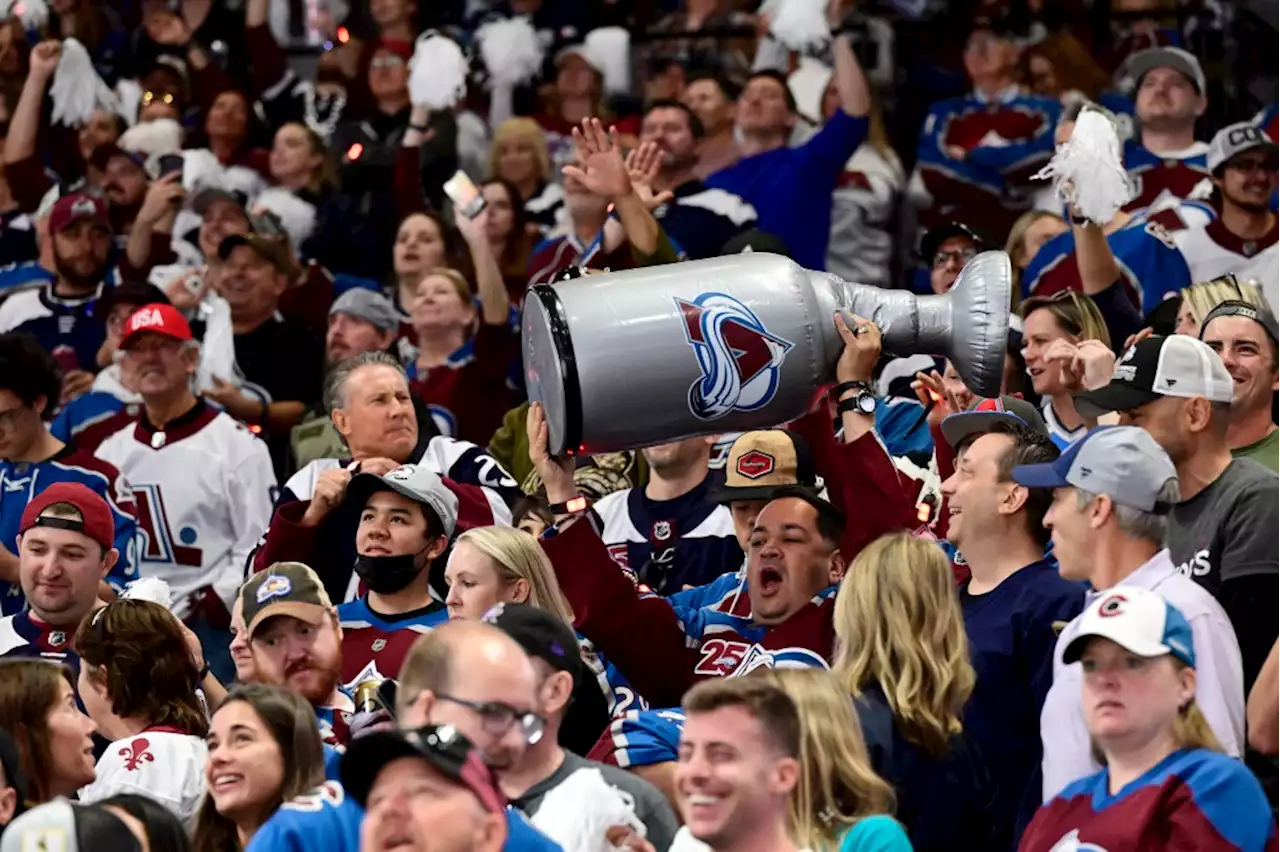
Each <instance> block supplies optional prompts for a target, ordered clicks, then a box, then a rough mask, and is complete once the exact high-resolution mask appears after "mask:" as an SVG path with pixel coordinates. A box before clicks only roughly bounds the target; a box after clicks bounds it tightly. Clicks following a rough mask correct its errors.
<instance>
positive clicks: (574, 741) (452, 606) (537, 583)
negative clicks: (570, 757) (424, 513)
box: [444, 527, 647, 754]
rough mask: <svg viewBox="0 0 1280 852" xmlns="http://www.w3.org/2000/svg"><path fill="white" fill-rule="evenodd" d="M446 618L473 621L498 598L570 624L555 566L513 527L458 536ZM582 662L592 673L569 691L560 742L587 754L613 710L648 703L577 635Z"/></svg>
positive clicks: (570, 615)
mask: <svg viewBox="0 0 1280 852" xmlns="http://www.w3.org/2000/svg"><path fill="white" fill-rule="evenodd" d="M444 579H445V583H446V584H448V586H449V595H448V597H447V598H445V605H446V606H447V607H448V608H449V618H450V619H455V618H458V619H465V620H470V621H477V620H479V619H480V618H482V617H483V616H484V614H485V613H486V612H488V611H489V610H490V609H491V608H492V607H494V606H496V605H498V604H500V603H524V604H529V605H530V606H534V607H537V608H538V609H545V610H547V611H548V612H550V613H553V614H554V615H555V616H556V617H557V618H559V619H560V620H561V621H563V622H564V623H565V624H567V625H569V626H570V627H573V610H572V609H571V608H570V606H569V601H568V599H567V598H565V596H564V592H562V591H561V590H560V583H559V582H558V581H557V580H556V573H555V570H554V569H552V567H551V562H550V560H549V559H547V554H546V553H544V552H543V550H542V545H540V544H538V540H537V539H536V538H534V537H533V536H531V535H529V534H528V533H526V532H523V531H521V530H518V529H516V528H514V527H476V528H474V529H470V530H467V531H466V532H464V533H463V534H462V535H460V536H458V540H457V541H456V542H455V543H454V546H453V551H452V553H450V555H449V564H448V565H447V566H446V567H445V571H444ZM578 643H579V644H580V645H581V646H582V661H583V663H585V664H586V666H587V668H588V669H589V670H590V671H591V673H592V674H593V675H595V678H594V683H593V682H592V680H591V679H590V678H583V679H582V680H581V681H580V682H579V683H578V685H577V688H576V689H575V691H574V699H573V703H572V704H570V705H569V711H568V714H567V715H566V716H565V721H564V724H562V725H561V726H560V745H562V746H564V747H565V748H567V749H569V750H570V751H572V752H573V753H574V754H586V753H587V752H588V751H590V750H591V747H592V746H594V745H595V743H596V740H597V739H599V737H600V734H601V733H602V732H603V731H604V729H605V728H606V727H607V726H608V724H609V719H610V718H611V717H612V716H613V715H615V713H622V712H624V711H625V710H627V709H636V710H639V709H644V708H645V707H646V706H647V705H645V704H644V702H643V700H642V699H639V698H637V696H636V695H635V692H634V691H633V690H632V689H631V688H630V687H629V686H628V685H627V684H626V682H625V681H624V680H622V678H621V676H620V675H619V674H618V672H617V670H616V669H615V668H613V667H612V666H610V665H609V664H607V663H606V662H605V661H604V659H603V658H601V657H600V655H599V654H598V653H597V652H596V650H595V649H594V648H593V647H592V646H591V643H589V642H587V641H586V640H585V639H583V638H582V637H581V636H579V637H578Z"/></svg>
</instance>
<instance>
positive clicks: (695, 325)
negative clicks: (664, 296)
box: [675, 293, 795, 420]
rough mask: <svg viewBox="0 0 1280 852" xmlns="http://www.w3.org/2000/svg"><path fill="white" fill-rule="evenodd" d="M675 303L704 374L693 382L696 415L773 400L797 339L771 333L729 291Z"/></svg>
mask: <svg viewBox="0 0 1280 852" xmlns="http://www.w3.org/2000/svg"><path fill="white" fill-rule="evenodd" d="M675 303H676V307H678V308H679V309H680V314H681V316H682V317H683V318H684V333H685V338H686V339H687V340H688V341H689V345H690V346H692V347H693V351H694V353H695V354H696V355H697V356H698V366H700V367H701V368H702V378H700V379H699V380H698V381H696V382H694V383H693V384H692V385H691V386H690V387H689V410H690V411H691V412H693V414H694V416H695V417H697V418H699V419H700V420H715V419H717V418H720V417H724V416H725V415H726V414H728V413H729V412H731V411H755V410H757V409H760V408H763V407H764V406H766V405H768V404H769V402H770V401H771V400H772V399H773V396H774V394H775V393H777V391H778V374H779V371H780V368H781V367H782V362H783V360H785V358H786V356H787V352H789V351H790V350H791V347H792V346H794V345H795V344H793V343H792V342H791V341H789V340H783V339H782V338H780V337H777V336H775V335H772V334H770V333H769V332H768V331H766V330H765V327H764V323H762V322H760V318H759V317H757V316H756V315H755V314H754V313H753V312H752V311H751V309H750V308H748V307H747V306H746V305H744V304H742V302H739V301H738V300H737V299H735V298H733V297H732V296H728V295H726V294H724V293H703V294H702V295H701V296H698V298H696V299H694V300H693V301H692V302H686V301H685V300H684V299H676V300H675Z"/></svg>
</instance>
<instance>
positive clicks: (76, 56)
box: [49, 38, 119, 127]
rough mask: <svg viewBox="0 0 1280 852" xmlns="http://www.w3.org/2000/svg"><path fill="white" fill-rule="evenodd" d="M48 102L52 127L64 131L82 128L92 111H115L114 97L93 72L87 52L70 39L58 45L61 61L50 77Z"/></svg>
mask: <svg viewBox="0 0 1280 852" xmlns="http://www.w3.org/2000/svg"><path fill="white" fill-rule="evenodd" d="M49 99H50V100H51V101H52V103H53V123H54V124H63V125H65V126H67V127H79V126H80V125H82V124H84V123H85V122H87V121H88V120H89V119H90V117H92V116H93V111H94V110H96V109H105V110H106V111H107V112H111V113H115V112H117V111H118V110H119V105H118V104H117V102H116V96H115V93H114V92H112V91H111V89H109V88H108V87H107V84H106V83H104V82H102V78H101V77H99V76H98V72H97V71H95V70H94V68H93V60H91V59H90V58H89V51H87V50H85V49H84V45H83V44H81V43H80V42H78V41H76V40H75V39H73V38H69V39H65V40H64V41H63V42H62V58H61V59H59V60H58V70H57V71H55V72H54V73H53V85H51V86H50V87H49Z"/></svg>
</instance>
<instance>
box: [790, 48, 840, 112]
mask: <svg viewBox="0 0 1280 852" xmlns="http://www.w3.org/2000/svg"><path fill="white" fill-rule="evenodd" d="M833 73H834V72H833V71H832V70H831V68H830V67H829V66H828V65H827V64H826V63H824V62H823V61H822V60H821V59H814V58H813V57H811V56H802V57H800V64H799V66H797V67H796V70H794V71H792V72H791V76H789V77H787V88H788V89H790V90H791V97H793V98H795V101H796V110H797V111H798V112H799V113H800V115H801V116H803V117H804V118H805V119H807V120H808V121H809V122H811V123H812V124H815V125H818V124H822V96H823V95H825V94H826V92H827V84H828V83H830V82H831V75H832V74H833Z"/></svg>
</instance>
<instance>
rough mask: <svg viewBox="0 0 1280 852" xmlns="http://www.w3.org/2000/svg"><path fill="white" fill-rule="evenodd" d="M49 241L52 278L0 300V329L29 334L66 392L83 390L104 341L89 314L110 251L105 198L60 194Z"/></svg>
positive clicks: (100, 328) (99, 323) (99, 326)
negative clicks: (45, 353) (44, 351)
mask: <svg viewBox="0 0 1280 852" xmlns="http://www.w3.org/2000/svg"><path fill="white" fill-rule="evenodd" d="M49 239H50V241H51V242H52V245H53V262H54V270H55V272H56V277H55V278H54V279H53V280H52V281H50V282H49V283H48V284H46V285H44V286H43V287H40V288H38V289H33V290H26V291H23V292H21V293H15V294H14V295H12V296H10V297H9V298H8V299H6V300H5V301H4V303H3V304H0V332H5V331H16V330H21V331H27V332H30V333H31V334H32V335H33V336H34V337H35V338H36V340H38V341H39V342H40V345H41V346H43V347H44V348H45V349H47V350H49V351H50V352H51V353H53V357H54V359H55V360H56V361H57V362H58V366H59V367H60V368H61V369H62V378H63V390H64V393H69V392H83V391H85V390H88V389H89V385H91V384H92V383H93V372H92V371H94V370H96V365H97V360H96V359H97V356H98V349H99V347H101V346H102V341H103V340H104V339H106V328H105V326H104V324H103V323H102V321H101V320H98V319H95V318H94V316H93V307H94V302H95V300H96V299H97V298H98V297H99V296H101V295H102V291H103V288H104V286H105V284H104V279H105V277H106V274H107V268H108V264H109V261H108V258H109V257H110V254H111V222H110V220H109V218H108V216H107V205H106V202H105V201H103V200H102V198H100V197H98V196H96V195H90V194H88V193H73V194H71V195H66V196H63V197H62V198H59V199H58V200H57V202H55V203H54V205H53V209H52V211H51V212H50V213H49Z"/></svg>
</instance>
